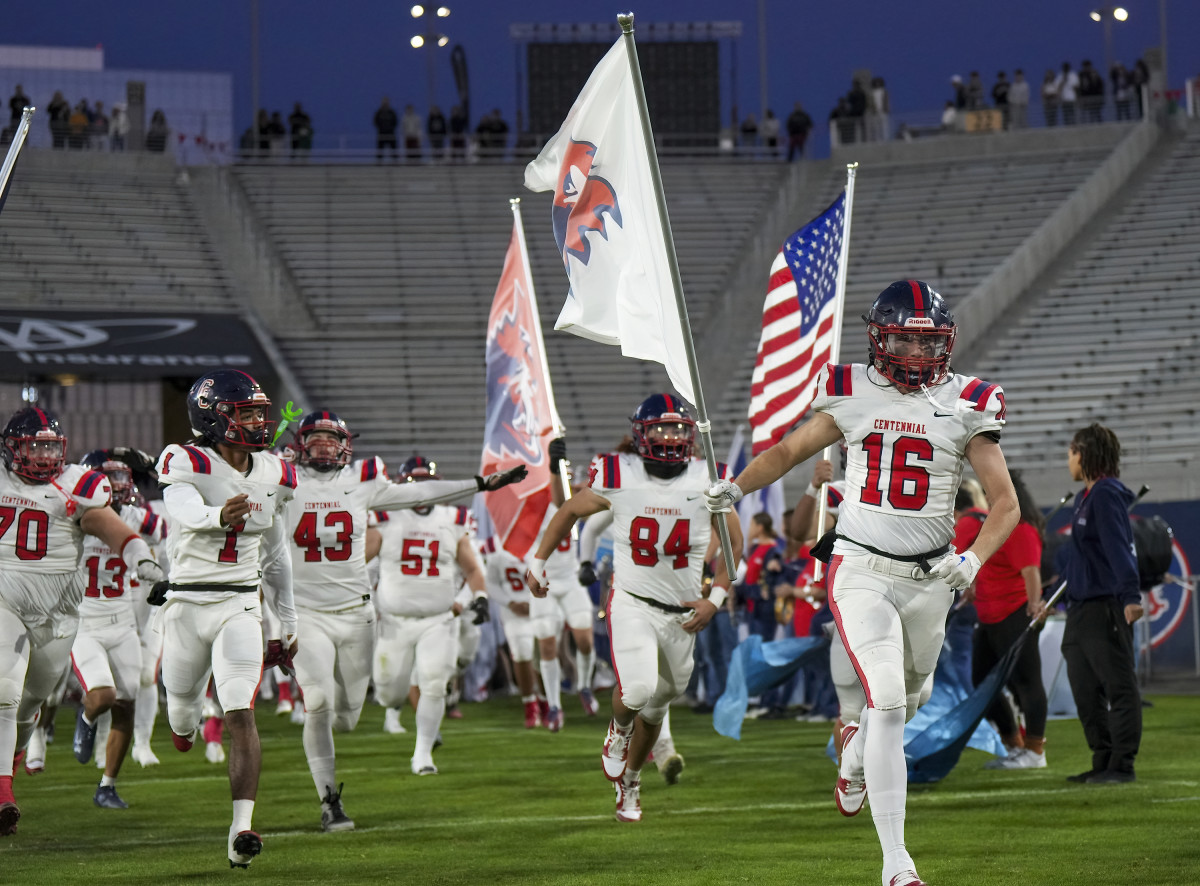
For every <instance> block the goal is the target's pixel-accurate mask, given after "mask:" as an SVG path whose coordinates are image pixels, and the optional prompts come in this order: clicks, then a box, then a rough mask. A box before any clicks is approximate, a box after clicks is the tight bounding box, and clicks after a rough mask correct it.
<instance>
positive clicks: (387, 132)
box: [374, 95, 398, 163]
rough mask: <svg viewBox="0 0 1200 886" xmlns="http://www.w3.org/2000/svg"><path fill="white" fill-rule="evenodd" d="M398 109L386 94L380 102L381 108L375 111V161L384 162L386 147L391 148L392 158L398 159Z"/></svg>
mask: <svg viewBox="0 0 1200 886" xmlns="http://www.w3.org/2000/svg"><path fill="white" fill-rule="evenodd" d="M397 122H398V120H397V119H396V111H395V110H394V109H393V108H392V105H391V102H390V101H389V100H388V97H387V96H386V95H385V96H384V97H383V101H382V102H380V103H379V109H378V110H377V111H376V112H375V118H374V123H375V162H376V163H382V162H383V151H384V149H385V148H391V151H392V159H393V160H395V159H396V124H397Z"/></svg>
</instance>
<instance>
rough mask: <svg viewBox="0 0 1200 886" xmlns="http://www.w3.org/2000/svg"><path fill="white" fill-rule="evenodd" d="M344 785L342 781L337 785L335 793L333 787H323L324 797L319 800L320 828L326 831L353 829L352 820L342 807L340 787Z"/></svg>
mask: <svg viewBox="0 0 1200 886" xmlns="http://www.w3.org/2000/svg"><path fill="white" fill-rule="evenodd" d="M344 787H345V784H344V783H343V784H340V785H338V789H337V793H334V791H333V788H326V789H325V799H323V800H322V801H321V830H323V831H327V832H334V831H352V830H354V820H353V819H351V818H350V816H348V815H347V814H346V810H345V809H343V808H342V788H344Z"/></svg>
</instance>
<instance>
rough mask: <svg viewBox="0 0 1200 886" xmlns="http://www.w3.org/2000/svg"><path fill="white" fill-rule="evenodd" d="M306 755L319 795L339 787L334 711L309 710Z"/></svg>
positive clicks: (321, 796) (305, 744)
mask: <svg viewBox="0 0 1200 886" xmlns="http://www.w3.org/2000/svg"><path fill="white" fill-rule="evenodd" d="M304 756H305V757H307V758H308V771H309V772H311V773H312V779H313V784H314V785H316V788H317V796H318V797H319V798H320V799H322V800H324V799H325V794H326V792H329V791H335V790H336V789H337V769H336V768H335V764H334V753H333V711H309V712H308V716H307V717H306V718H305V720H304Z"/></svg>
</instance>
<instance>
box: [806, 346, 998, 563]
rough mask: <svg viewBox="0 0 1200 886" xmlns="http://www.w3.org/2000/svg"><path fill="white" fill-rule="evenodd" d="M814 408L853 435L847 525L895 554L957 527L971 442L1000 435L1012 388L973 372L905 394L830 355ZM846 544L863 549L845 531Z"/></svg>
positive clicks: (843, 520)
mask: <svg viewBox="0 0 1200 886" xmlns="http://www.w3.org/2000/svg"><path fill="white" fill-rule="evenodd" d="M813 410H814V411H815V412H826V413H828V414H829V415H830V417H831V418H833V420H834V421H835V422H837V426H838V427H839V428H840V429H841V431H842V434H843V436H845V438H846V445H847V450H848V451H847V457H846V498H845V500H844V501H843V502H842V506H841V512H840V514H839V515H838V526H837V531H838V535H841V536H845V537H846V538H848V539H853V540H854V541H859V542H863V543H864V544H868V545H871V547H874V548H877V549H879V550H881V551H886V552H888V553H890V554H909V555H911V554H924V553H926V552H928V551H933V550H936V549H937V548H940V547H943V546H945V545H946V544H948V543H949V542H950V540H951V539H952V538H953V537H954V496H955V493H957V492H958V486H959V483H960V481H961V480H962V472H963V463H964V461H965V459H966V456H965V453H966V448H967V444H968V443H969V442H970V441H971V439H972V438H973V437H975V436H976V435H978V434H990V435H993V436H995V437H996V438H997V439H998V438H999V434H1000V430H1001V428H1003V427H1004V392H1003V391H1002V390H1001V389H1000V386H999V385H994V384H990V383H989V382H986V381H983V380H982V379H978V378H974V377H972V376H969V375H950V376H949V377H948V378H947V379H946V380H945V381H944V382H942V383H941V384H939V385H936V386H935V387H932V388H929V389H927V391H926V390H916V391H913V392H911V393H908V394H902V393H900V391H898V390H896V387H895V386H894V385H893V384H891V383H890V382H888V381H886V380H885V379H883V378H882V377H881V376H880V375H879V374H878V373H876V371H875V370H874V369H869V368H868V367H866V366H864V365H861V364H858V363H855V364H845V365H833V364H829V365H827V366H826V367H825V368H824V369H823V370H821V374H820V376H818V378H817V397H816V400H815V401H814V402H813ZM834 550H835V551H836V552H837V553H840V554H844V553H852V552H855V551H859V552H860V553H861V549H859V548H857V547H854V546H852V545H847V543H846V542H843V541H839V542H838V543H837V547H835V548H834Z"/></svg>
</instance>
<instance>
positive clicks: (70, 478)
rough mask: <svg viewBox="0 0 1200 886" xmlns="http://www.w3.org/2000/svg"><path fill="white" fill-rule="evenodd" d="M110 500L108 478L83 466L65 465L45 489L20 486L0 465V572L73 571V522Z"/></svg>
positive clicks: (77, 536) (78, 549) (78, 541)
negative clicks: (90, 509)
mask: <svg viewBox="0 0 1200 886" xmlns="http://www.w3.org/2000/svg"><path fill="white" fill-rule="evenodd" d="M111 498H112V488H111V487H110V486H109V483H108V478H107V477H105V476H104V475H103V474H101V473H100V472H99V471H93V470H91V469H89V468H85V467H84V466H83V465H67V466H66V467H65V468H63V472H62V473H61V474H59V475H58V477H56V478H55V479H54V480H53V481H52V482H50V483H26V482H25V481H24V480H22V479H21V478H20V477H18V476H17V475H16V474H14V473H13V472H12V471H10V470H9V469H8V466H7V465H0V569H3V570H4V571H6V572H48V573H55V574H61V573H67V572H75V571H77V570H78V569H79V557H80V554H81V553H82V547H83V546H82V542H83V536H84V532H83V529H82V528H81V527H80V525H79V521H80V520H81V519H82V518H83V515H84V513H85V512H86V511H87V510H88V509H89V508H103V507H107V506H108V503H109V500H110V499H111Z"/></svg>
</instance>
